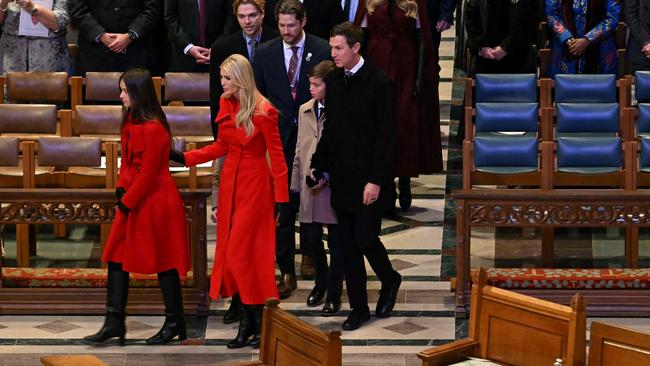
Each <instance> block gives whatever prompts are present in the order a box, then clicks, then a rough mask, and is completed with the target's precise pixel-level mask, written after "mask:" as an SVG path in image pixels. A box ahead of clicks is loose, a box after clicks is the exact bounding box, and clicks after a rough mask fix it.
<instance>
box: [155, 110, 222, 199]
mask: <svg viewBox="0 0 650 366" xmlns="http://www.w3.org/2000/svg"><path fill="white" fill-rule="evenodd" d="M163 111H164V112H165V115H166V116H167V123H168V124H169V128H170V129H171V131H172V135H174V137H175V138H178V141H177V142H178V143H179V145H178V146H175V148H176V149H177V150H179V151H182V150H194V149H197V148H201V147H203V146H206V145H209V144H211V143H213V142H214V138H213V137H212V129H211V127H210V107H199V106H196V107H188V106H171V105H170V106H164V107H163ZM180 141H184V142H185V143H186V144H185V143H183V144H180ZM175 170H176V169H175ZM212 175H213V168H212V167H210V166H204V165H203V166H195V167H191V168H189V169H180V170H179V171H173V172H172V177H173V178H174V182H176V184H177V185H178V186H179V187H183V188H210V187H211V186H212Z"/></svg>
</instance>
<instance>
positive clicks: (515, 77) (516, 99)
mask: <svg viewBox="0 0 650 366" xmlns="http://www.w3.org/2000/svg"><path fill="white" fill-rule="evenodd" d="M474 90H475V100H476V102H479V103H484V102H494V103H504V102H505V103H535V102H537V76H536V75H535V74H477V75H476V78H475V88H474Z"/></svg>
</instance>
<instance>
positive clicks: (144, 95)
mask: <svg viewBox="0 0 650 366" xmlns="http://www.w3.org/2000/svg"><path fill="white" fill-rule="evenodd" d="M122 81H124V85H125V86H126V91H127V93H128V94H129V99H130V101H131V103H130V106H129V107H125V108H124V111H123V113H122V128H123V127H124V123H125V122H126V120H127V118H130V120H131V122H133V123H142V122H145V121H150V120H154V119H155V120H158V121H160V123H161V124H162V126H163V127H164V128H165V130H167V133H169V136H170V138H171V135H172V133H171V129H170V128H169V124H168V123H167V117H165V112H163V110H162V107H161V106H160V102H158V97H157V96H156V89H155V88H154V86H153V80H151V73H150V72H149V71H148V70H145V69H131V70H128V71H126V72H125V73H124V74H122V76H120V83H121V82H122Z"/></svg>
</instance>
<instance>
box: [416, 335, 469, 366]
mask: <svg viewBox="0 0 650 366" xmlns="http://www.w3.org/2000/svg"><path fill="white" fill-rule="evenodd" d="M478 347H479V343H478V342H477V341H475V340H472V339H468V338H466V339H461V340H458V341H455V342H451V343H448V344H445V345H442V346H439V347H435V348H429V349H426V350H424V351H421V352H419V353H418V357H419V358H420V359H421V360H422V366H442V365H449V364H452V363H456V362H460V361H463V360H466V359H467V358H468V357H471V356H476V354H477V352H478Z"/></svg>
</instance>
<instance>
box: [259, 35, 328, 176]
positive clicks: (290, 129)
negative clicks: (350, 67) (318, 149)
mask: <svg viewBox="0 0 650 366" xmlns="http://www.w3.org/2000/svg"><path fill="white" fill-rule="evenodd" d="M329 59H330V47H329V44H328V43H327V42H325V41H324V40H323V39H321V38H318V37H316V36H312V35H310V34H306V40H305V49H304V51H303V53H302V62H301V65H300V70H298V87H297V90H296V99H295V100H294V99H293V98H292V97H291V90H290V87H289V78H288V76H287V69H286V68H285V66H284V47H283V44H282V38H281V37H278V38H276V39H274V40H271V41H268V42H266V43H264V44H262V45H260V46H259V47H258V49H257V51H256V52H255V60H254V61H253V71H254V72H255V82H256V83H257V88H258V89H259V91H260V92H261V93H262V95H264V96H265V97H266V98H267V99H268V100H269V101H270V102H271V103H272V104H273V105H274V106H275V108H277V109H278V111H279V112H280V117H279V120H278V128H279V130H280V138H281V140H282V146H283V147H284V154H285V157H286V159H287V164H288V165H289V167H291V164H290V163H291V162H293V155H294V153H295V150H296V131H297V128H298V127H297V125H296V124H295V121H297V118H298V117H297V115H298V109H299V108H300V106H301V105H303V104H304V103H306V102H307V101H308V100H310V99H311V96H310V94H309V77H308V76H307V73H308V72H309V71H310V70H311V69H312V68H313V67H314V66H316V65H317V64H318V63H319V62H321V61H323V60H329Z"/></svg>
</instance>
